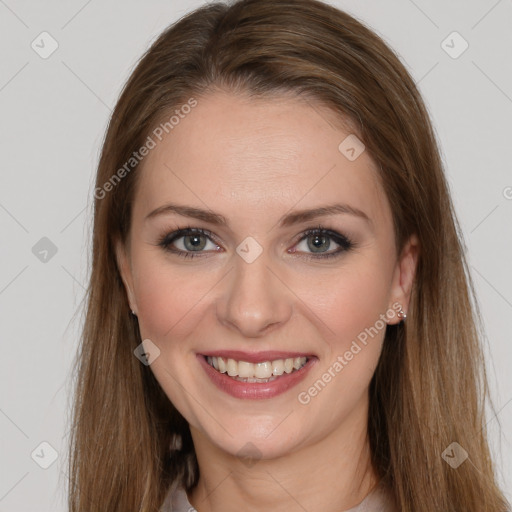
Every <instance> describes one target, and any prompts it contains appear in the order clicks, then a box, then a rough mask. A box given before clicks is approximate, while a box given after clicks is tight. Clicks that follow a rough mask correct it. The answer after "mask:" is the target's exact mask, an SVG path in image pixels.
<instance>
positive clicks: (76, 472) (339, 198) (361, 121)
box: [70, 0, 507, 512]
mask: <svg viewBox="0 0 512 512" xmlns="http://www.w3.org/2000/svg"><path fill="white" fill-rule="evenodd" d="M95 200H96V202H95V219H94V238H93V263H92V275H91V281H90V288H89V295H88V309H87V317H86V322H85V326H84V332H83V339H82V346H81V351H80V354H79V359H78V362H79V368H78V381H77V389H76V408H75V416H74V427H75V428H74V431H73V438H72V451H71V462H70V474H71V489H70V510H72V511H73V512H79V511H80V512H81V511H86V510H109V511H114V510H119V511H123V512H126V511H136V510H137V511H139V510H140V511H157V510H162V511H168V510H183V511H184V510H193V509H194V508H195V509H197V510H198V511H199V512H203V511H218V510H223V511H226V510H228V511H229V510H251V511H252V510H254V511H256V510H283V511H284V510H286V511H289V510H309V511H314V510H322V511H333V512H334V511H339V510H351V511H356V510H357V511H363V510H368V511H377V510H381V511H388V512H391V511H414V512H423V511H424V512H427V511H428V512H431V511H433V510H442V511H445V512H448V511H453V512H455V511H457V512H460V511H465V512H468V511H472V512H482V511H493V512H494V511H505V510H507V503H506V500H505V498H504V496H503V494H502V493H501V492H500V490H499V489H498V487H497V485H496V482H495V475H494V469H493V464H492V461H491V459H490V454H489V449H488V445H487V440H486V433H485V428H484V427H485V420H484V413H483V400H482V399H483V398H485V397H486V396H487V391H486V389H487V388H486V387H485V383H486V380H485V373H484V366H483V360H482V352H481V348H480V338H479V333H478V328H477V327H478V326H477V323H476V319H477V318H478V316H477V312H476V311H474V310H473V309H472V305H471V304H472V301H471V299H472V287H471V281H470V278H469V275H468V274H467V265H466V261H465V258H464V252H463V246H462V242H461V241H460V237H459V234H458V225H457V221H456V217H455V214H454V211H453V206H452V203H451V200H450V197H449V193H448V187H447V184H446V180H445V177H444V174H443V169H442V163H441V160H440V157H439V152H438V148H437V144H436V140H435V136H434V134H433V130H432V127H431V124H430V121H429V118H428V114H427V111H426V109H425V106H424V103H423V101H422V99H421V97H420V95H419V93H418V90H417V88H416V86H415V84H414V82H413V80H412V79H411V77H410V76H409V75H408V73H407V72H406V70H405V69H404V67H403V65H402V64H401V63H400V61H399V60H398V58H397V57H396V56H395V54H394V53H393V52H392V51H391V50H390V49H389V48H388V47H387V46H386V45H385V44H384V42H383V41H382V40H381V39H380V38H379V37H378V36H377V35H375V34H374V33H373V32H371V31H370V30H368V29H367V28H366V27H364V26H363V25H362V24H361V23H359V22H358V21H356V20H355V19H353V18H352V17H350V16H349V15H347V14H345V13H343V12H341V11H339V10H337V9H335V8H333V7H330V6H328V5H325V4H323V3H320V2H317V1H315V0H296V1H292V0H242V1H239V2H236V3H233V4H232V5H230V6H227V5H224V4H220V3H215V4H209V5H206V6H205V7H203V8H201V9H198V10H197V11H195V12H193V13H191V14H189V15H188V16H186V17H185V18H183V19H182V20H180V21H179V22H178V23H176V24H175V25H173V26H171V27H170V28H169V29H168V30H166V31H165V32H164V33H163V34H162V35H161V36H160V37H159V38H158V40H157V41H156V42H155V43H154V44H153V46H152V47H151V48H150V50H149V51H148V52H147V53H146V55H145V56H144V57H143V58H142V60H141V61H140V63H139V65H138V66H137V68H136V69H135V70H134V72H133V74H132V76H131V77H130V79H129V81H128V83H127V84H126V86H125V88H124V91H123V93H122V95H121V98H120V99H119V101H118V104H117V106H116V108H115V111H114V113H113V116H112V119H111V122H110V125H109V128H108V132H107V135H106V139H105V142H104V146H103V151H102V156H101V160H100V164H99V168H98V174H97V180H96V190H95Z"/></svg>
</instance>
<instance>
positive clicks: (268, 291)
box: [216, 254, 293, 338]
mask: <svg viewBox="0 0 512 512" xmlns="http://www.w3.org/2000/svg"><path fill="white" fill-rule="evenodd" d="M234 266H235V267H234V269H233V270H232V271H231V272H229V275H228V276H227V280H226V282H225V283H224V287H225V288H224V290H223V291H222V295H221V296H220V297H219V298H218V302H217V308H216V310H217V318H218V320H219V322H220V323H221V324H223V325H225V326H227V327H229V328H230V329H235V330H236V331H237V332H238V334H240V335H242V336H244V337H246V338H258V337H261V336H264V335H265V334H267V333H268V332H269V331H271V330H275V329H277V328H279V326H282V325H284V324H285V323H286V322H287V321H288V320H289V318H290V317H291V315H292V311H293V301H292V297H293V294H292V293H291V292H290V290H289V289H288V288H287V286H286V285H285V284H284V283H283V282H282V280H281V279H279V278H278V277H277V276H276V273H277V272H276V271H275V270H272V269H271V268H270V266H269V264H268V261H267V259H266V258H265V255H264V254H263V255H261V256H260V257H259V258H258V259H256V261H253V262H252V263H247V262H246V261H244V260H243V259H242V258H240V257H238V256H235V260H234Z"/></svg>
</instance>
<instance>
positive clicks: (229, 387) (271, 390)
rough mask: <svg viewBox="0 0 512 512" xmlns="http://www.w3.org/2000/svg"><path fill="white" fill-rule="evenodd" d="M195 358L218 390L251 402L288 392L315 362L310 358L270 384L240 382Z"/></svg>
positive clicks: (201, 359) (199, 355)
mask: <svg viewBox="0 0 512 512" xmlns="http://www.w3.org/2000/svg"><path fill="white" fill-rule="evenodd" d="M197 358H198V360H199V364H201V366H202V367H203V368H204V370H205V372H206V374H207V375H208V377H210V379H211V380H212V382H213V383H214V384H215V385H216V386H217V387H218V388H219V389H220V390H222V391H224V392H225V393H227V394H228V395H231V396H234V397H235V398H248V399H251V400H260V399H265V398H272V397H274V396H277V395H280V394H281V393H284V392H285V391H288V390H289V389H291V388H293V387H294V386H296V385H297V384H298V383H299V382H301V381H302V380H303V379H304V378H305V377H306V375H307V374H308V372H309V370H310V368H311V367H312V366H313V365H314V364H315V363H316V361H317V359H316V358H315V357H312V358H311V359H309V361H308V362H307V363H306V364H305V365H304V366H303V367H302V368H300V369H299V370H295V371H293V372H292V373H283V375H281V376H279V377H277V379H274V380H272V381H270V382H241V381H238V380H235V379H232V378H231V377H229V376H228V375H227V374H225V373H220V372H219V371H217V370H216V369H215V368H213V366H211V365H209V364H208V363H207V361H206V359H205V357H204V356H202V355H201V354H197Z"/></svg>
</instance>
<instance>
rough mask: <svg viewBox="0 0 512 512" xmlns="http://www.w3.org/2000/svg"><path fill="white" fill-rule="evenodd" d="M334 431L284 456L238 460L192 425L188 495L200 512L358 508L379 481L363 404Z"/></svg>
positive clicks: (331, 510)
mask: <svg viewBox="0 0 512 512" xmlns="http://www.w3.org/2000/svg"><path fill="white" fill-rule="evenodd" d="M361 405H362V407H361V408H360V410H359V411H353V414H351V416H350V418H348V419H347V421H345V422H344V423H343V424H342V425H340V426H339V428H337V429H336V430H335V431H333V432H330V433H329V435H328V436H325V437H324V438H322V439H320V440H317V441H315V442H310V443H304V444H303V446H301V447H300V448H297V449H296V450H294V451H292V452H289V453H286V454H284V455H283V456H280V457H277V458H273V459H265V458H261V459H259V460H255V461H253V463H252V464H248V463H247V461H243V460H240V459H239V458H237V457H236V456H233V455H232V454H230V453H227V452H225V451H224V450H222V449H220V448H219V447H218V446H216V445H214V444H212V443H211V441H210V440H209V439H208V438H206V437H205V436H204V435H203V434H202V433H201V432H199V431H198V430H196V429H195V428H193V427H191V434H192V438H193V441H194V447H195V450H196V455H197V459H198V464H199V468H200V476H199V482H198V485H197V486H196V487H195V488H194V489H192V490H191V491H190V492H189V493H188V497H189V501H190V503H191V505H193V506H194V508H196V509H197V510H198V511H200V512H221V511H223V512H224V511H226V510H245V511H248V512H253V511H254V512H256V511H261V510H272V511H279V512H280V511H283V512H285V511H290V510H297V511H301V510H322V511H323V512H339V511H340V510H347V509H350V508H352V507H355V506H356V505H358V504H359V503H360V502H361V501H362V500H363V499H364V498H365V497H366V495H367V494H368V493H369V492H370V491H371V490H372V489H373V487H374V486H375V485H376V484H377V483H378V480H379V477H378V475H377V474H376V472H375V471H374V469H373V467H372V465H371V454H370V448H369V442H368V437H367V427H366V425H367V421H366V420H367V414H368V404H367V403H366V404H361Z"/></svg>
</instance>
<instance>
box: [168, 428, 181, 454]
mask: <svg viewBox="0 0 512 512" xmlns="http://www.w3.org/2000/svg"><path fill="white" fill-rule="evenodd" d="M169 448H170V450H171V451H172V452H179V451H180V450H181V449H182V448H183V438H182V437H181V434H177V433H174V434H173V435H172V439H171V443H170V446H169Z"/></svg>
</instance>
